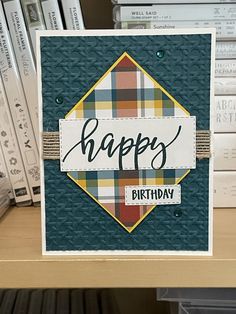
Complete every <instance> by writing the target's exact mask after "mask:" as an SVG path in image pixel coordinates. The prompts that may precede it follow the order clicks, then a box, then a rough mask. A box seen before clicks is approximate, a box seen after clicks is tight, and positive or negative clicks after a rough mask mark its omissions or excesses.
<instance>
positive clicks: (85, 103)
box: [38, 29, 215, 255]
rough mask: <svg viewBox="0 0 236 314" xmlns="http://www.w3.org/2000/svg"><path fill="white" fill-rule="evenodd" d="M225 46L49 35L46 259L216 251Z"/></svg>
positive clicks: (192, 33)
mask: <svg viewBox="0 0 236 314" xmlns="http://www.w3.org/2000/svg"><path fill="white" fill-rule="evenodd" d="M214 41H215V35H214V32H213V31H211V30H209V29H208V30H200V29H198V30H184V31H181V30H178V31H176V30H175V31H169V30H168V31H161V32H158V31H151V30H150V31H147V30H145V31H143V32H141V31H140V30H139V31H79V32H68V31H65V32H40V33H39V34H38V73H39V74H38V75H39V98H40V124H41V137H42V140H41V166H42V169H41V170H42V195H43V196H42V226H43V228H42V233H43V253H44V254H92V255H94V254H107V255H110V254H116V255H117V254H127V255H129V254H136V255H137V254H141V255H148V254H193V255H194V254H201V255H209V254H211V252H212V228H211V227H212V147H211V132H212V122H211V116H212V109H211V108H212V106H211V102H212V95H213V90H212V86H213V85H212V84H213V82H212V77H213V75H214V66H213V60H214Z"/></svg>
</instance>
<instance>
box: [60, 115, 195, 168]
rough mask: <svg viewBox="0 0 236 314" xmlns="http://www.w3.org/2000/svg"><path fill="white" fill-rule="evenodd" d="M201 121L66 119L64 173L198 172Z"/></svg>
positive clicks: (62, 136)
mask: <svg viewBox="0 0 236 314" xmlns="http://www.w3.org/2000/svg"><path fill="white" fill-rule="evenodd" d="M195 137H196V119H195V117H162V118H120V119H96V118H93V119H85V120H83V119H74V120H70V119H66V120H60V149H61V151H60V156H61V171H93V170H94V171H98V170H138V169H155V170H158V169H194V168H195V167H196V138H195Z"/></svg>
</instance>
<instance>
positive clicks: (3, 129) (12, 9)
mask: <svg viewBox="0 0 236 314" xmlns="http://www.w3.org/2000/svg"><path fill="white" fill-rule="evenodd" d="M64 28H67V29H83V28H84V23H83V16H82V10H81V6H80V0H63V1H58V0H0V146H1V153H2V154H0V158H1V159H2V160H4V163H3V162H0V173H5V172H6V175H7V176H8V178H9V181H10V183H11V187H12V196H13V198H14V201H15V203H16V204H17V205H20V206H26V205H31V203H32V202H33V203H34V204H35V205H39V203H40V199H41V197H40V167H39V127H38V125H39V121H38V96H37V73H36V66H35V63H36V62H35V60H36V30H46V29H52V30H61V29H64ZM1 156H2V157H1ZM0 207H1V204H0Z"/></svg>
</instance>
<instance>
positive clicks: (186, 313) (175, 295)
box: [157, 288, 236, 314]
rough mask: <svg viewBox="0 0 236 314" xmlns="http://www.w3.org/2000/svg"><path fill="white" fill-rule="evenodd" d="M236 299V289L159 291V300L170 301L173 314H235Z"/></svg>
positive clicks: (162, 289)
mask: <svg viewBox="0 0 236 314" xmlns="http://www.w3.org/2000/svg"><path fill="white" fill-rule="evenodd" d="M235 297H236V289H203V288H202V289H193V288H182V289H181V288H170V289H169V288H161V289H157V300H158V301H169V302H170V313H171V314H227V313H232V314H233V313H236V301H235V300H236V298H235Z"/></svg>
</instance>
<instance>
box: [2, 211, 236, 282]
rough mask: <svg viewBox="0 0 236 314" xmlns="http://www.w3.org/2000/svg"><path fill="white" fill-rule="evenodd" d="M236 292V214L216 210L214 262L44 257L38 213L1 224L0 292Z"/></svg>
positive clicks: (16, 214) (12, 215) (11, 216)
mask: <svg viewBox="0 0 236 314" xmlns="http://www.w3.org/2000/svg"><path fill="white" fill-rule="evenodd" d="M235 286H236V209H215V210H214V254H213V256H212V257H184V256H182V257H173V256H172V257H165V256H159V257H156V256H155V257H152V256H151V257H142V256H137V257H135V256H133V257H125V256H122V257H120V256H114V257H104V256H101V257H100V256H96V257H76V256H65V257H58V256H49V257H45V256H42V255H41V231H40V209H39V208H33V207H28V208H12V209H11V210H10V211H9V212H8V213H7V214H6V215H5V216H4V217H3V218H2V219H1V221H0V288H13V287H14V288H24V287H25V288H29V287H31V288H62V287H67V288H73V287H84V288H86V287H150V288H151V287H235Z"/></svg>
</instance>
